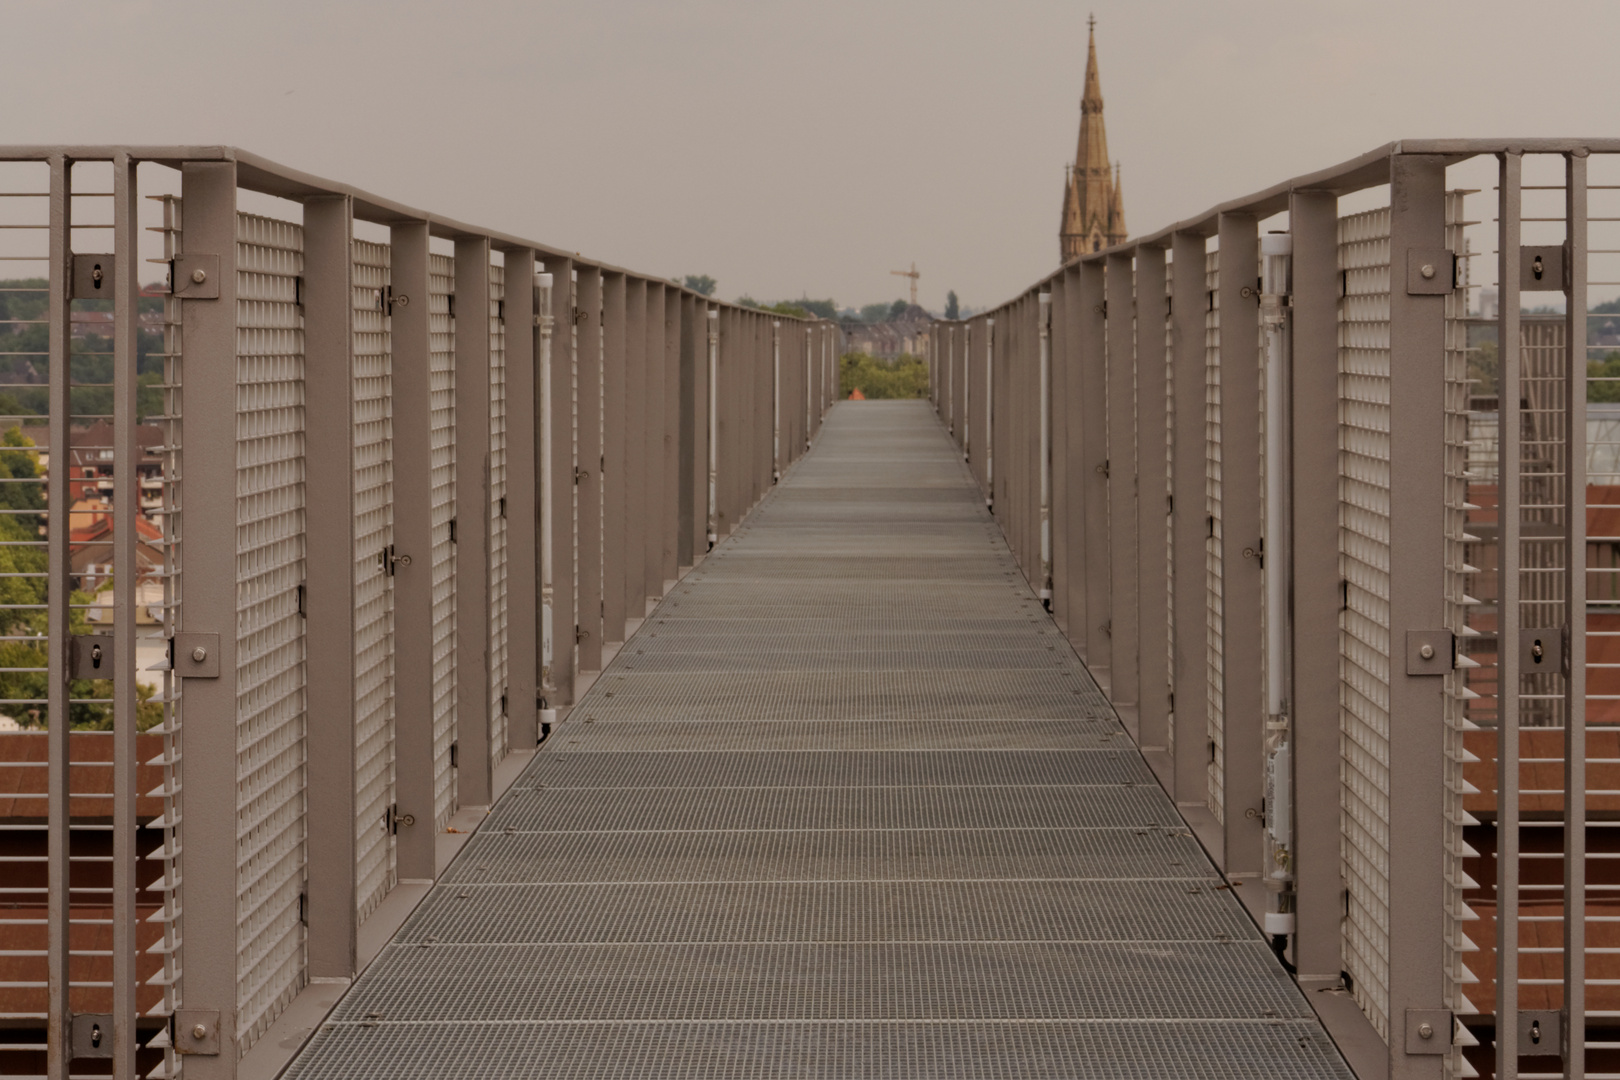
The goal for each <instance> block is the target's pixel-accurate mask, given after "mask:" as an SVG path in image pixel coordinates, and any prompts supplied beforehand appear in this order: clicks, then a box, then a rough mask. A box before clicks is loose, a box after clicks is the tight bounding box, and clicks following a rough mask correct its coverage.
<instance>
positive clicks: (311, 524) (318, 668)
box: [302, 195, 358, 979]
mask: <svg viewBox="0 0 1620 1080" xmlns="http://www.w3.org/2000/svg"><path fill="white" fill-rule="evenodd" d="M353 234H354V203H353V201H352V200H351V199H350V198H349V197H348V196H346V195H337V196H329V197H322V198H315V199H307V200H305V202H304V282H303V297H302V299H303V302H304V305H303V306H304V360H305V363H304V454H305V457H306V459H307V460H309V461H312V462H320V467H319V468H314V469H307V470H306V471H305V474H304V500H305V503H304V505H305V518H304V565H305V573H306V575H307V580H306V583H305V597H304V613H305V620H304V648H305V655H304V668H305V672H306V675H307V678H308V681H309V689H308V694H309V711H310V715H311V716H318V717H319V718H320V719H319V721H318V722H316V723H311V724H309V725H308V728H307V731H306V734H305V738H306V739H307V741H308V751H307V754H306V758H305V760H306V762H307V764H306V766H305V769H306V771H307V777H308V784H307V787H306V794H305V799H306V800H307V806H308V810H307V812H308V815H309V820H311V821H320V822H330V823H331V827H330V828H318V829H310V830H309V831H308V840H307V843H308V859H309V865H308V870H307V873H308V882H309V884H308V889H309V906H308V919H309V934H308V937H307V939H306V949H307V950H308V954H309V974H310V977H311V978H316V979H323V978H324V979H346V978H349V977H350V976H352V975H353V974H354V972H355V965H356V948H357V944H356V943H357V934H356V930H357V927H356V922H355V916H356V906H357V903H358V898H357V897H356V895H355V889H356V883H355V830H354V827H353V822H354V819H355V743H354V738H355V732H354V721H355V693H354V689H355V688H354V668H355V650H354V634H355V628H354V627H355V612H354V605H355V598H354V585H355V580H354V573H355V570H354V283H353V278H354V258H353V255H352V253H351V251H350V238H351V237H352V236H353ZM344 823H347V827H344Z"/></svg>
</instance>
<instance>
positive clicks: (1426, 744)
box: [1222, 154, 1584, 1080]
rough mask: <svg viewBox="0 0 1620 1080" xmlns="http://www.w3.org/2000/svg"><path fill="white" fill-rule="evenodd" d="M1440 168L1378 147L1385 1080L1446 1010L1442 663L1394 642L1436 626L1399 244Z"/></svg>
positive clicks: (1426, 220) (1419, 1061) (1434, 508)
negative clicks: (1385, 291)
mask: <svg viewBox="0 0 1620 1080" xmlns="http://www.w3.org/2000/svg"><path fill="white" fill-rule="evenodd" d="M1445 178H1446V166H1445V159H1444V158H1441V157H1430V156H1421V155H1408V154H1395V155H1393V156H1392V157H1391V159H1390V193H1389V201H1390V233H1389V237H1390V239H1389V251H1390V278H1391V281H1390V286H1391V287H1390V296H1389V306H1390V311H1389V346H1390V356H1391V363H1390V390H1389V396H1390V407H1389V417H1390V419H1389V424H1390V430H1389V439H1390V465H1391V468H1392V469H1394V470H1397V474H1398V477H1399V479H1398V481H1397V480H1396V479H1395V475H1392V477H1391V483H1390V485H1389V552H1390V567H1389V637H1390V646H1389V715H1390V717H1391V718H1392V720H1394V721H1396V722H1393V723H1391V724H1390V725H1389V817H1388V821H1389V824H1390V829H1389V898H1390V910H1389V950H1388V953H1387V955H1388V956H1389V1054H1390V1077H1391V1080H1407V1078H1418V1077H1425V1078H1426V1077H1438V1076H1440V1075H1441V1073H1442V1066H1443V1064H1444V1062H1445V1060H1446V1059H1445V1057H1444V1056H1442V1055H1443V1053H1444V1050H1445V1047H1444V1046H1440V1047H1436V1048H1435V1050H1436V1051H1437V1053H1421V1054H1409V1053H1407V1047H1408V1046H1409V1045H1412V1044H1409V1043H1408V1040H1407V1034H1408V1029H1409V1027H1411V1026H1413V1025H1415V1024H1416V1023H1417V1022H1418V1021H1416V1020H1414V1019H1412V1017H1411V1016H1410V1013H1411V1012H1413V1011H1425V1012H1427V1011H1431V1010H1433V1011H1438V1010H1443V1009H1444V1001H1445V996H1444V995H1445V981H1444V980H1445V940H1444V936H1445V887H1444V873H1443V868H1444V865H1445V855H1446V852H1445V833H1444V828H1443V824H1444V822H1443V817H1444V813H1445V803H1444V796H1445V783H1446V778H1445V710H1444V697H1443V687H1442V685H1441V680H1440V679H1439V678H1437V677H1436V675H1438V674H1442V672H1432V673H1431V672H1429V671H1427V670H1424V671H1423V673H1422V674H1413V673H1410V672H1412V671H1413V670H1414V669H1413V668H1412V667H1411V666H1410V663H1409V662H1408V660H1407V648H1406V646H1407V635H1408V634H1409V633H1410V632H1412V631H1420V632H1421V631H1433V630H1438V629H1441V628H1443V627H1445V625H1446V610H1445V601H1446V592H1445V586H1446V533H1445V498H1446V491H1445V480H1446V474H1445V460H1446V458H1445V454H1446V425H1445V416H1446V399H1445V356H1446V336H1445V334H1446V329H1445V304H1446V297H1445V296H1444V295H1436V294H1434V293H1433V292H1432V291H1427V290H1422V287H1421V285H1414V284H1413V282H1414V281H1415V280H1416V279H1414V278H1410V277H1409V276H1408V267H1407V263H1408V259H1409V256H1410V255H1411V254H1414V253H1421V252H1424V251H1428V252H1433V251H1436V250H1438V249H1443V248H1444V247H1445V242H1446V237H1445ZM1222 251H1223V255H1224V251H1225V244H1224V242H1223V244H1222ZM1225 280H1226V275H1225V274H1224V273H1223V274H1222V283H1223V285H1224V283H1225ZM1223 299H1224V298H1223ZM1223 318H1224V312H1223ZM1225 333H1226V329H1225V326H1224V325H1223V327H1222V334H1223V340H1224V335H1225ZM1509 347H1511V343H1509ZM1223 374H1224V372H1223ZM1223 390H1224V387H1223ZM1396 463H1399V464H1398V465H1397V464H1396ZM1228 475H1230V473H1229V474H1228ZM1582 554H1583V556H1584V552H1583V553H1582ZM1228 565H1230V564H1228ZM1228 595H1230V594H1228ZM1229 602H1230V601H1229ZM1227 610H1228V611H1230V610H1231V609H1230V607H1229V608H1228V609H1227ZM1230 640H1231V639H1230V637H1228V641H1230ZM1419 670H1423V669H1419ZM1228 671H1230V669H1228ZM1228 678H1229V683H1228V685H1230V676H1229V677H1228ZM1232 715H1233V714H1232V712H1231V710H1230V708H1228V712H1227V716H1228V718H1229V719H1230V717H1231V716H1232ZM1416 1045H1419V1046H1422V1045H1423V1043H1421V1042H1417V1043H1416ZM1425 1050H1427V1047H1425Z"/></svg>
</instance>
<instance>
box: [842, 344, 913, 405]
mask: <svg viewBox="0 0 1620 1080" xmlns="http://www.w3.org/2000/svg"><path fill="white" fill-rule="evenodd" d="M856 389H859V390H860V392H861V393H862V394H863V395H864V396H866V397H867V398H870V399H872V400H874V401H881V400H885V399H891V400H892V399H895V398H922V397H927V396H928V364H927V363H926V362H925V361H923V360H922V359H920V358H918V357H915V356H909V355H906V356H899V357H896V358H895V359H893V360H879V359H878V358H877V357H875V356H871V355H868V354H867V353H845V354H844V356H843V357H842V359H841V360H840V361H839V390H840V395H839V396H841V397H845V398H847V397H849V395H850V393H851V392H852V391H854V390H856Z"/></svg>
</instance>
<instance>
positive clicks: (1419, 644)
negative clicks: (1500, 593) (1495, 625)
mask: <svg viewBox="0 0 1620 1080" xmlns="http://www.w3.org/2000/svg"><path fill="white" fill-rule="evenodd" d="M1456 649H1457V639H1456V638H1454V637H1453V636H1452V634H1451V631H1450V630H1408V631H1407V632H1406V673H1407V674H1408V675H1444V674H1445V673H1446V672H1448V671H1450V670H1451V669H1452V667H1454V666H1455V663H1456V661H1455V657H1456ZM1408 1012H1409V1013H1410V1010H1408Z"/></svg>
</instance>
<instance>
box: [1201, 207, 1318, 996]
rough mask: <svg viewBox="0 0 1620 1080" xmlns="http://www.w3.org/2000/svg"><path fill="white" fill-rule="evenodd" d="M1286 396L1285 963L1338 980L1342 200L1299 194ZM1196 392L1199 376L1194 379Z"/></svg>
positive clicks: (1292, 223) (1292, 210) (1293, 223)
mask: <svg viewBox="0 0 1620 1080" xmlns="http://www.w3.org/2000/svg"><path fill="white" fill-rule="evenodd" d="M1288 225H1289V230H1290V232H1292V234H1293V241H1294V266H1293V278H1294V282H1293V287H1294V291H1293V308H1292V313H1293V324H1294V326H1293V356H1292V371H1291V376H1292V378H1291V384H1292V391H1293V392H1292V395H1291V404H1292V407H1293V414H1294V415H1293V425H1292V433H1293V439H1292V453H1293V475H1292V485H1291V494H1292V498H1291V502H1292V512H1293V521H1292V530H1291V531H1292V539H1293V545H1292V551H1291V552H1290V554H1291V556H1292V559H1293V569H1294V573H1293V640H1292V643H1291V649H1290V652H1291V653H1292V656H1293V702H1292V706H1293V709H1292V711H1293V734H1292V741H1293V748H1294V749H1293V765H1294V784H1293V788H1294V838H1295V839H1294V964H1295V966H1296V967H1297V968H1298V969H1299V975H1300V978H1301V979H1311V978H1318V979H1337V978H1338V977H1339V971H1340V969H1341V968H1342V967H1343V963H1342V962H1341V959H1340V957H1341V954H1342V949H1343V941H1342V938H1343V932H1342V930H1341V929H1340V923H1341V921H1342V919H1343V917H1344V901H1343V896H1342V889H1343V887H1344V886H1343V883H1342V882H1341V880H1340V877H1339V875H1340V862H1341V854H1340V850H1339V833H1340V825H1339V800H1340V780H1339V758H1340V748H1339V745H1340V734H1339V728H1340V721H1339V693H1340V690H1339V609H1340V607H1341V606H1342V602H1341V600H1340V598H1339V579H1340V576H1341V575H1340V570H1339V492H1338V484H1337V483H1336V482H1332V481H1333V480H1334V478H1336V477H1337V476H1338V472H1339V273H1338V266H1339V236H1338V228H1339V200H1338V197H1337V196H1336V195H1334V194H1333V193H1332V192H1329V191H1296V192H1294V193H1293V195H1292V196H1291V197H1290V201H1289V204H1288ZM1200 389H1202V382H1201V381H1200Z"/></svg>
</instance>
